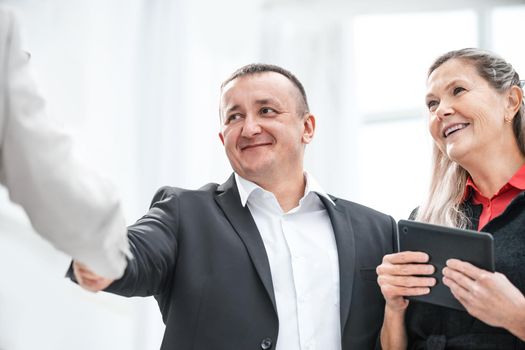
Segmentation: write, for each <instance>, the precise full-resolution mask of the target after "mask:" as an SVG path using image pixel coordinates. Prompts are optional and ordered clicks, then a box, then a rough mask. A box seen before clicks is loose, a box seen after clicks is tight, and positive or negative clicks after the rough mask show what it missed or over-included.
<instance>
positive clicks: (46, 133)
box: [0, 7, 129, 278]
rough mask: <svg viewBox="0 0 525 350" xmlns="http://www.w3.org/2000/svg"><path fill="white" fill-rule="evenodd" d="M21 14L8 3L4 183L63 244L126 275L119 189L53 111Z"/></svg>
mask: <svg viewBox="0 0 525 350" xmlns="http://www.w3.org/2000/svg"><path fill="white" fill-rule="evenodd" d="M44 109H45V102H44V100H43V98H42V97H41V96H40V95H39V93H38V91H37V89H36V86H35V84H34V82H33V80H32V78H31V76H30V72H29V54H28V53H27V52H25V51H23V50H22V46H21V42H20V35H19V28H18V24H17V20H16V18H15V15H14V14H13V12H12V11H11V10H9V9H7V8H5V7H0V182H1V183H2V185H4V186H5V187H6V188H7V190H8V192H9V197H10V199H11V200H12V201H13V202H15V203H17V204H19V205H21V206H22V208H23V209H24V210H25V212H26V213H27V215H28V217H29V219H30V221H31V224H32V226H33V227H34V229H35V230H36V232H38V233H39V234H40V235H41V236H42V237H44V238H45V239H46V240H48V241H49V242H51V243H52V244H53V245H54V246H55V247H56V248H58V249H59V250H61V251H63V252H65V253H66V254H68V255H71V256H73V257H74V258H75V259H78V260H79V261H82V262H83V263H84V264H86V265H88V266H90V268H92V269H93V270H94V271H97V272H98V273H100V274H101V275H103V276H107V277H111V278H118V277H120V276H121V275H122V273H123V271H124V269H125V268H126V264H127V260H126V257H127V256H128V255H129V245H128V240H127V236H126V227H125V220H124V217H123V214H122V211H121V207H120V201H119V198H118V197H117V194H116V192H115V189H114V188H113V187H112V185H111V184H110V183H109V182H108V181H107V180H106V179H103V178H102V177H100V176H99V175H98V174H96V173H95V172H94V171H93V170H92V169H90V168H88V167H86V166H85V165H84V164H82V163H81V162H80V161H79V159H77V158H76V157H75V154H74V152H73V148H72V142H71V138H70V136H69V135H67V134H66V133H64V132H63V131H62V130H60V128H59V127H58V126H56V125H54V124H53V122H52V121H51V120H50V119H49V118H47V116H46V115H45V111H44Z"/></svg>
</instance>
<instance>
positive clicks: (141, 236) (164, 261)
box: [70, 187, 179, 296]
mask: <svg viewBox="0 0 525 350" xmlns="http://www.w3.org/2000/svg"><path fill="white" fill-rule="evenodd" d="M178 227H179V199H178V197H177V195H176V190H175V189H173V188H168V187H163V188H161V189H160V190H159V191H157V193H156V194H155V196H154V197H153V200H152V204H151V206H150V209H149V211H148V213H147V214H146V215H144V216H143V217H142V218H141V219H139V220H138V221H137V222H136V223H135V224H133V225H131V226H130V227H129V228H128V236H129V241H130V246H131V251H132V254H133V259H131V260H130V261H129V262H128V266H127V268H126V271H125V272H124V276H122V278H121V279H120V280H117V281H115V282H114V283H113V284H111V285H110V286H109V287H108V288H106V290H105V291H106V292H111V293H114V294H119V295H123V296H151V295H158V294H160V293H161V291H162V292H164V291H165V290H166V287H167V286H168V285H170V282H171V280H170V279H171V278H172V277H173V271H174V269H175V263H176V260H177V253H178V249H177V248H178V244H177V238H178V237H177V233H178ZM70 271H71V270H70ZM70 277H72V274H71V273H70Z"/></svg>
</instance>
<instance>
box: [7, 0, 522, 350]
mask: <svg viewBox="0 0 525 350" xmlns="http://www.w3.org/2000/svg"><path fill="white" fill-rule="evenodd" d="M0 4H6V5H9V6H10V7H12V8H14V9H15V10H16V11H17V12H18V14H19V17H20V20H21V22H22V25H23V37H24V42H25V47H26V48H27V51H29V52H30V53H31V54H32V62H33V70H34V74H35V76H36V80H37V82H38V85H39V88H40V90H41V91H42V93H43V94H44V95H45V96H46V98H47V101H48V114H49V115H50V117H52V118H54V119H56V120H58V121H59V122H60V123H61V124H62V125H63V126H64V127H65V128H67V129H68V130H69V131H70V132H71V133H73V134H74V136H75V139H76V146H77V147H78V149H79V151H80V152H81V153H82V154H83V156H84V157H85V158H87V159H88V160H89V161H90V162H91V164H94V165H95V166H97V167H98V168H100V170H101V171H102V172H103V173H105V174H106V175H107V176H108V177H109V178H111V179H112V180H113V181H114V182H115V183H116V184H117V186H118V188H119V190H120V193H121V195H122V198H123V203H124V208H125V213H126V217H127V220H128V222H129V223H132V222H134V221H135V220H136V219H138V218H139V217H140V216H141V215H142V214H143V213H145V211H146V210H147V208H148V206H149V202H150V200H151V197H152V196H153V194H154V192H155V190H156V189H157V188H158V187H160V186H162V185H174V186H179V187H186V188H198V187H200V186H201V185H203V184H205V183H208V182H223V181H224V180H225V179H226V178H227V176H228V175H229V173H230V171H231V170H230V167H229V163H228V161H227V159H226V157H225V155H224V152H223V150H222V146H221V144H220V141H219V138H218V137H217V134H218V131H219V119H218V112H217V111H218V100H219V85H220V83H221V82H222V80H223V79H224V78H226V77H227V76H228V75H229V74H230V73H231V72H232V71H233V70H235V69H236V68H238V67H239V66H241V65H244V64H247V63H251V62H268V63H274V64H278V65H282V66H284V67H285V68H288V69H290V70H291V71H292V72H294V73H295V74H296V75H297V76H298V77H299V79H301V80H302V81H303V83H304V85H305V88H306V91H307V93H308V96H309V100H310V107H311V110H312V112H313V113H314V114H315V115H316V116H317V135H316V138H315V140H314V142H313V143H312V144H311V145H310V146H308V149H307V162H306V163H307V169H309V170H310V171H311V172H312V173H313V174H315V176H316V177H317V178H318V179H319V180H320V182H321V183H322V184H323V186H324V187H325V188H326V189H327V190H328V192H330V193H333V194H335V195H338V196H340V197H345V198H347V199H350V200H353V201H357V202H361V203H363V204H366V205H369V206H372V207H374V208H376V209H378V210H381V211H384V212H386V213H389V214H391V215H393V216H394V217H395V218H396V219H402V218H406V217H407V216H408V214H409V213H410V211H411V210H412V209H413V208H414V207H415V206H416V205H417V204H418V202H419V200H420V196H421V194H422V192H423V191H424V190H425V187H426V180H427V179H428V177H429V159H430V145H431V141H430V136H429V135H428V133H427V130H426V112H425V108H424V93H425V78H426V70H427V68H428V66H429V65H430V63H431V61H432V60H433V59H434V58H435V57H436V56H438V55H439V54H441V53H444V52H445V51H449V50H452V49H458V48H462V47H472V46H477V47H483V48H487V49H491V50H494V51H496V52H498V53H499V54H501V55H502V56H503V57H505V58H506V59H507V60H508V61H510V62H511V63H513V65H514V66H515V67H516V68H517V70H518V72H521V74H522V76H525V50H524V48H523V37H524V28H523V25H522V23H523V20H524V18H525V1H517V0H515V1H511V0H490V1H489V0H472V1H467V0H439V1H435V0H432V1H415V0H397V1H395V2H392V1H386V0H346V1H344V0H340V1H337V0H323V1H321V0H302V1H293V0H252V1H246V0H222V1H212V0H90V1H87V0H0ZM68 264H69V258H68V257H67V256H65V255H63V254H61V253H60V252H57V251H56V250H55V249H53V248H52V247H51V246H50V245H49V244H48V243H46V242H45V241H43V240H42V239H40V238H39V237H38V236H37V235H36V234H34V233H33V232H32V230H31V228H30V226H29V224H28V221H27V219H26V217H25V215H24V214H23V212H22V211H21V210H20V208H18V207H17V206H15V205H13V204H11V203H9V201H8V199H7V195H6V193H5V191H3V190H1V191H0V276H1V278H0V350H34V349H40V350H70V349H75V350H94V349H97V350H110V349H111V350H119V349H122V350H145V349H158V348H159V345H160V341H161V337H162V333H163V324H162V321H161V318H160V314H159V312H158V309H157V306H156V303H155V301H154V300H153V299H152V298H146V299H142V298H131V299H125V298H121V297H115V296H112V295H105V294H103V293H99V294H91V293H88V292H85V291H83V290H81V289H80V288H78V287H76V286H75V285H73V284H72V283H70V282H69V281H68V280H66V279H65V278H64V277H63V275H64V272H65V271H66V269H67V267H68Z"/></svg>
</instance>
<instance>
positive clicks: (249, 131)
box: [241, 114, 262, 137]
mask: <svg viewBox="0 0 525 350" xmlns="http://www.w3.org/2000/svg"><path fill="white" fill-rule="evenodd" d="M261 130H262V129H261V125H260V123H259V118H257V116H254V115H251V114H249V115H247V116H246V117H245V118H244V124H243V126H242V132H241V135H242V136H244V137H252V136H255V135H257V134H260V133H261Z"/></svg>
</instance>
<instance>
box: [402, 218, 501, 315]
mask: <svg viewBox="0 0 525 350" xmlns="http://www.w3.org/2000/svg"><path fill="white" fill-rule="evenodd" d="M398 244H399V251H406V250H410V251H420V252H425V253H427V254H428V255H429V256H430V261H429V264H432V265H434V267H435V272H434V274H433V275H432V277H434V278H436V285H435V286H434V287H432V288H431V289H430V293H429V294H427V295H423V296H417V297H408V299H410V300H416V301H422V302H427V303H431V304H436V305H441V306H446V307H450V308H453V309H457V310H465V308H464V307H463V306H462V305H461V303H460V302H459V301H458V300H457V299H456V298H454V296H453V295H452V292H451V291H450V289H449V288H448V287H447V286H445V285H444V284H443V274H442V270H443V267H445V265H446V261H447V260H448V259H451V258H455V259H459V260H463V261H467V262H469V263H471V264H473V265H475V266H477V267H479V268H482V269H484V270H488V271H494V248H493V239H492V236H491V235H490V234H488V233H485V232H477V231H471V230H462V229H457V228H450V227H445V226H438V225H431V224H426V223H421V222H416V221H408V220H400V221H399V222H398Z"/></svg>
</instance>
